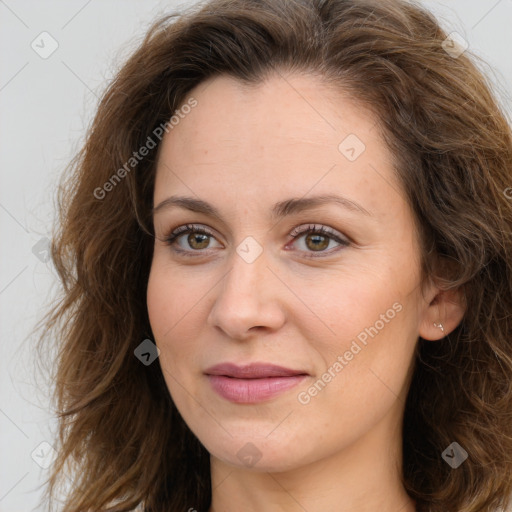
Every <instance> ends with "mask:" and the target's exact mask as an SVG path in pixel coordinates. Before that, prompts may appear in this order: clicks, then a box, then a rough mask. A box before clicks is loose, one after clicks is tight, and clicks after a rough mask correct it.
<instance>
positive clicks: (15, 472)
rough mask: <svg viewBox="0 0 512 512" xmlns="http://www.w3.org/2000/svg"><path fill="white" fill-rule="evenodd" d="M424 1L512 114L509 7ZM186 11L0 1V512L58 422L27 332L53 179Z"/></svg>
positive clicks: (41, 283) (22, 499)
mask: <svg viewBox="0 0 512 512" xmlns="http://www.w3.org/2000/svg"><path fill="white" fill-rule="evenodd" d="M424 4H425V5H426V6H427V7H429V8H431V10H433V11H434V12H435V13H436V14H437V15H438V17H440V19H441V21H442V25H443V26H444V27H445V28H446V29H447V30H448V32H451V31H453V30H455V31H457V32H459V33H460V34H461V35H463V36H464V38H465V39H466V40H467V41H468V42H469V45H470V49H471V51H473V52H475V53H477V54H478V55H480V56H481V57H483V58H484V59H486V60H487V62H488V63H489V64H490V65H491V66H492V68H493V70H494V71H492V72H491V71H490V70H486V73H487V74H488V76H489V77H490V78H491V80H492V81H493V82H494V83H495V84H496V86H497V87H498V92H499V95H500V97H501V101H502V104H503V105H504V106H505V108H506V109H507V111H508V112H512V99H511V94H510V92H511V91H512V58H511V48H512V30H511V22H512V0H499V1H497V0H452V1H449V0H444V1H430V0H429V1H425V2H424ZM188 5H190V1H188V2H187V1H185V0H184V1H182V2H176V1H171V0H169V1H145V2H142V1H134V0H103V1H100V0H89V1H87V0H72V1H70V0H67V1H64V0H62V1H36V0H34V1H22V0H17V1H16V0H5V1H2V0H0V38H1V46H0V48H1V50H0V51H1V57H0V120H1V121H0V130H1V132H0V154H1V167H0V173H1V187H0V229H1V231H0V233H1V235H2V238H1V244H0V252H1V262H2V264H1V267H0V308H1V316H0V318H1V323H0V434H1V437H0V454H1V456H0V512H25V511H31V510H39V509H38V508H37V504H38V501H39V497H40V495H41V492H42V489H41V488H39V487H38V486H40V485H41V482H43V480H44V477H45V475H46V471H47V470H45V469H44V468H42V467H40V465H44V464H45V461H46V462H48V461H49V462H51V450H49V449H48V445H46V444H43V445H41V443H45V442H46V443H49V444H51V443H52V439H53V438H52V434H51V432H52V430H54V429H55V422H54V419H53V418H52V417H51V415H50V413H49V412H48V406H47V400H46V396H47V391H46V390H44V389H43V390H38V389H37V383H36V381H35V377H34V361H33V353H34V352H33V348H32V340H31V338H30V336H29V333H30V330H31V328H32V327H33V326H34V322H35V321H36V320H37V319H38V318H40V315H41V313H42V311H43V310H42V307H43V305H44V303H45V301H47V300H48V299H49V298H50V297H51V296H52V294H53V293H54V291H55V289H56V288H55V286H56V285H55V284H54V282H55V273H54V270H53V269H52V268H51V265H50V263H45V262H44V246H45V243H46V242H45V238H46V237H49V235H50V229H51V228H50V226H51V222H52V218H53V197H54V194H55V183H56V179H57V177H58V176H59V174H60V173H61V172H62V170H63V169H64V166H65V165H66V163H67V162H68V161H69V159H70V158H71V157H72V155H73V154H74V153H75V152H76V151H77V149H78V148H79V146H80V144H81V143H82V142H83V137H84V133H85V129H86V127H87V126H88V124H89V123H90V121H91V119H92V116H93V113H94V111H95V107H96V104H97V101H98V97H99V96H100V95H101V92H102V91H103V90H104V88H105V86H106V84H107V83H108V81H109V80H110V79H111V78H112V77H113V75H114V73H115V71H116V70H117V69H118V68H119V66H120V65H121V63H122V62H123V60H124V59H125V58H126V57H127V56H128V55H129V54H130V52H131V51H132V50H133V49H134V48H135V47H136V45H137V44H138V42H140V40H141V38H142V36H143V35H144V33H145V30H146V28H147V27H148V24H149V23H150V21H151V20H152V19H153V18H154V17H155V16H156V15H159V14H163V13H165V12H168V11H169V10H174V9H175V8H176V7H180V6H188ZM44 31H46V32H48V33H49V34H51V36H52V37H53V38H54V39H55V40H56V41H57V43H58V48H57V50H56V51H55V52H54V53H53V54H52V55H51V56H49V57H48V58H46V59H43V58H41V57H40V55H39V54H38V53H36V51H34V50H33V49H32V47H31V43H32V41H34V40H35V41H36V44H39V47H40V48H41V50H40V51H43V49H42V45H43V44H42V43H41V42H40V39H41V37H39V35H40V34H41V33H42V32H44ZM45 41H46V42H45V43H44V46H45V48H46V50H48V48H50V46H49V44H50V43H49V40H45ZM489 73H491V74H489ZM511 186H512V183H511ZM34 247H35V249H34ZM34 251H35V252H36V254H34ZM36 461H38V462H39V464H38V463H37V462H36Z"/></svg>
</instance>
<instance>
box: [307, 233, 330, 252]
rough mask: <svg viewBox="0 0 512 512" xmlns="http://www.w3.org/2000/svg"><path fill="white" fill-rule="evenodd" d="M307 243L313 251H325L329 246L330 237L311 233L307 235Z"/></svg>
mask: <svg viewBox="0 0 512 512" xmlns="http://www.w3.org/2000/svg"><path fill="white" fill-rule="evenodd" d="M306 245H307V247H308V248H309V249H311V250H312V251H323V250H324V249H326V248H327V247H328V246H329V237H327V236H325V235H318V234H309V235H307V236H306Z"/></svg>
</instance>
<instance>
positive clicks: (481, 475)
mask: <svg viewBox="0 0 512 512" xmlns="http://www.w3.org/2000/svg"><path fill="white" fill-rule="evenodd" d="M446 37H447V33H446V32H445V31H443V29H442V28H440V26H439V23H438V21H437V20H436V19H435V18H434V16H433V15H432V14H431V13H429V12H428V11H427V10H425V9H424V8H422V7H420V6H419V5H415V4H413V3H411V2H407V1H405V0H386V1H383V0H379V1H370V0H297V1H291V0H288V1H286V0H213V1H210V2H207V3H205V2H203V3H201V4H196V5H194V6H192V7H190V8H188V9H186V10H185V11H183V12H182V13H173V14H170V15H165V16H163V17H160V18H159V19H158V20H156V21H155V22H154V23H153V24H152V25H151V27H150V29H149V31H148V32H147V34H146V35H145V37H144V39H143V40H142V41H141V42H140V44H139V46H138V47H137V49H136V50H135V51H134V52H133V53H132V54H131V56H130V57H129V58H128V60H127V61H126V63H124V65H123V66H122V67H121V69H120V71H119V72H118V73H117V75H116V76H115V79H114V80H113V81H112V82H111V83H110V84H109V85H108V87H107V89H106V91H105V92H104V94H103V96H102V99H101V101H100V104H99V107H98V109H97V113H96V115H95V118H94V121H93V123H92V125H91V126H90V128H89V130H88V132H87V138H86V141H85V144H84V145H83V147H82V149H81V150H80V151H79V153H78V154H77V155H76V157H75V158H74V159H73V161H72V162H71V163H70V164H69V166H68V168H67V172H66V173H65V174H64V175H63V177H62V182H61V184H60V186H59V190H58V193H57V195H56V197H57V201H58V204H57V211H58V218H57V221H56V223H55V227H54V234H53V238H52V246H51V255H52V261H53V264H54V266H55V268H56V271H57V272H58V276H59V279H60V281H61V290H62V292H61V296H60V297H59V298H58V301H57V302H55V303H53V304H52V305H51V307H50V308H49V310H48V313H47V315H46V316H45V318H44V333H43V334H42V336H41V337H40V339H39V342H38V350H39V353H40V357H41V358H42V359H43V358H44V355H45V354H46V353H50V352H53V351H54V350H55V347H56V349H57V355H56V362H55V361H52V362H51V363H49V364H50V365H53V366H51V368H49V369H47V371H48V378H49V380H50V382H51V384H52V386H53V387H54V392H53V395H52V407H54V408H55V411H56V414H57V417H58V436H57V435H56V437H57V438H58V439H57V440H56V443H58V445H56V449H57V453H58V456H57V458H56V460H55V462H54V464H53V466H52V469H51V475H50V477H49V478H48V486H47V490H46V494H45V498H46V500H47V501H48V503H50V504H52V503H53V502H54V500H55V496H56V494H57V491H59V490H61V489H64V488H65V486H66V485H67V486H68V488H67V489H66V490H65V499H64V503H65V506H64V507H65V508H64V511H66V512H85V511H87V512H89V511H92V512H97V511H100V510H101V511H104V510H105V511H107V510H108V511H116V512H120V511H128V510H133V509H135V508H137V509H138V508H139V507H143V508H141V509H143V510H146V511H148V512H164V511H166V512H168V511H178V510H187V509H189V508H190V507H191V506H193V507H194V508H195V509H197V510H199V512H203V511H206V510H207V509H208V507H209V506H210V502H211V481H210V467H209V454H208V453H207V451H206V449H205V448H204V447H203V446H202V445H201V443H200V442H199V441H198V440H197V438H196V437H195V436H194V435H193V434H192V432H191V431H190V430H189V428H188V427H187V425H186V424H185V423H184V421H183V419H182V418H181V416H180V414H179V413H178V411H177V409H176V407H175V406H174V404H173V401H172V399H171V397H170V395H169V391H168V389H167V387H166V384H165V381H164V378H163V376H162V370H161V367H160V365H159V363H155V364H151V365H149V366H145V365H143V364H141V362H140V361H139V360H138V359H137V358H136V357H135V356H134V350H135V348H136V347H137V346H138V345H139V344H140V343H141V341H142V340H144V339H146V338H149V339H152V332H151V327H150V324H149V320H148V312H147V305H146V286H147V281H148V275H149V269H150V266H151V259H152V251H153V243H154V232H153V226H152V218H151V208H152V206H153V205H152V196H153V187H154V176H155V164H156V160H157V157H158V148H156V149H153V150H151V151H150V152H149V154H148V155H147V156H146V157H145V158H143V159H140V161H138V162H137V163H136V165H134V166H133V169H129V171H127V172H125V173H123V175H122V176H121V178H122V179H119V180H117V178H116V180H115V181H112V177H113V175H114V174H115V173H116V172H117V170H118V169H120V168H123V166H124V165H125V164H126V162H128V161H130V158H132V157H133V153H134V151H137V150H138V149H139V148H140V147H142V146H144V145H145V144H146V141H147V138H148V137H149V136H151V134H154V130H155V128H156V127H158V126H162V125H163V123H166V122H168V121H169V119H170V118H171V116H172V115H173V113H175V112H176V110H177V109H178V108H179V107H180V106H182V105H183V104H184V102H185V101H186V100H187V98H188V97H189V94H190V92H191V90H192V89H193V88H194V87H195V86H196V85H198V84H199V83H201V82H202V81H204V80H206V79H207V78H210V77H214V76H218V75H221V74H228V75H231V76H233V77H235V78H237V79H238V80H241V81H243V82H245V83H248V84H250V83H252V84H258V83H261V82H262V81H263V80H265V78H266V77H268V76H270V75H271V74H272V73H279V74H281V73H283V72H289V71H291V72H294V71H295V72H300V73H308V74H310V75H312V76H320V77H322V78H323V79H324V80H326V81H327V83H329V84H332V86H333V87H335V88H339V89H340V90H342V91H344V92H347V93H349V95H350V96H351V97H352V98H353V99H354V100H355V101H358V102H361V103H362V104H364V105H365V106H366V107H369V108H370V111H371V112H373V113H374V114H375V116H376V119H377V120H378V126H379V127H380V129H381V132H382V136H383V137H384V139H385V141H386V143H387V145H388V147H389V149H390V151H391V153H392V155H393V156H394V159H395V162H394V167H395V171H396V174H397V177H398V178H399V180H400V182H401V184H402V185H403V190H404V191H405V194H406V197H407V200H408V201H409V202H410V204H411V206H412V208H413V212H414V215H415V222H416V224H417V229H418V234H419V237H420V239H421V247H422V254H421V262H422V279H423V281H422V282H426V280H427V279H429V278H436V279H437V280H438V281H439V282H441V283H442V286H443V288H444V289H460V290H463V292H464V300H465V302H466V314H465V316H464V318H463V320H462V322H461V323H460V325H459V326H458V327H457V328H456V329H455V330H454V331H453V332H451V333H450V334H449V335H447V336H446V337H445V338H444V339H443V340H442V341H440V342H429V341H427V340H423V339H421V338H419V339H418V343H417V350H416V356H415V368H414V375H413V379H412V384H411V387H410V391H409V394H408V397H407V401H406V406H405V417H404V425H403V426H404V429H403V485H404V487H405V489H406V491H407V492H408V494H409V495H410V496H411V497H412V498H413V499H414V500H415V501H416V506H417V511H418V512H427V511H429V512H446V511H453V512H455V511H457V512H477V511H494V510H497V509H499V508H500V507H506V506H507V505H508V504H509V502H510V496H511V493H512V200H511V198H510V195H511V194H510V192H512V189H510V187H511V186H512V134H511V128H510V120H509V119H508V118H507V116H506V114H505V110H504V108H503V106H500V102H499V101H498V99H497V95H496V94H495V92H493V86H492V85H491V84H490V81H489V79H488V78H486V75H485V73H484V72H483V71H482V70H481V69H480V68H479V67H478V62H481V60H480V59H479V58H478V57H477V56H476V55H473V54H470V52H469V51H466V52H465V53H463V54H462V55H460V56H459V57H458V58H457V57H454V56H451V55H450V54H449V53H447V51H445V49H444V48H443V41H444V40H445V39H446ZM477 59H478V62H477ZM199 108H200V106H199ZM125 169H126V167H125ZM118 177H119V173H118ZM109 180H110V181H109ZM107 182H110V183H111V186H108V185H105V184H106V183H107ZM100 189H101V190H103V191H104V192H105V191H107V189H108V193H106V192H105V194H103V192H101V194H100V193H98V190H100ZM100 195H103V196H104V197H100ZM443 262H445V263H446V262H447V263H448V265H446V264H444V265H443ZM454 441H456V442H458V443H459V444H460V445H461V446H462V447H463V448H465V450H466V451H467V452H468V455H469V458H468V459H467V460H466V461H465V462H464V463H463V464H462V465H461V466H460V467H459V468H457V469H452V468H451V467H450V466H449V465H448V464H447V463H446V462H445V461H444V460H443V458H442V457H441V453H442V452H443V451H444V450H445V448H446V447H447V446H448V445H449V444H450V443H452V442H454ZM68 477H69V478H70V481H69V482H68V481H67V478H68ZM70 482H71V483H70Z"/></svg>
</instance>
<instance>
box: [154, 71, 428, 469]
mask: <svg viewBox="0 0 512 512" xmlns="http://www.w3.org/2000/svg"><path fill="white" fill-rule="evenodd" d="M191 95H193V96H194V97H195V98H196V99H197V102H198V104H197V107H196V108H195V109H193V110H192V112H191V113H190V114H189V115H188V116H187V117H186V118H185V119H183V120H182V121H181V122H180V123H179V124H178V125H177V126H175V127H174V128H173V130H172V131H170V132H169V133H168V134H167V135H166V136H165V137H164V139H163V141H162V147H161V152H160V155H159V162H158V166H157V173H156V179H155V189H154V204H155V206H156V205H159V204H160V203H162V202H163V201H165V200H166V199H167V198H170V197H171V196H174V197H176V196H182V197H183V196H185V197H188V198H193V199H196V200H197V199H200V200H202V201H204V202H206V203H208V204H209V205H211V206H213V207H214V209H215V215H212V214H211V213H208V212H205V211H202V212H198V211H192V210H191V209H190V208H191V207H192V206H191V205H192V203H190V202H189V203H187V205H188V206H187V207H185V206H183V204H184V203H183V202H182V203H181V206H179V205H177V204H175V205H168V206H165V207H162V208H161V209H159V210H157V211H156V212H155V216H154V222H155V233H156V239H155V247H154V255H153V261H152V266H151V272H150V278H149V282H148V289H147V302H148V312H149V317H150V322H151V327H152V330H153V333H154V336H155V342H156V343H157V345H158V347H159V348H160V351H161V355H160V364H161V367H162V371H163V374H164V377H165V380H166V383H167V386H168V388H169V392H170V394H171V396H172V398H173V400H174V402H175V403H176V405H177V407H178V409H179V411H180V413H181V414H182V416H183V418H184V420H185V421H186V423H187V424H188V425H189V427H190V428H191V430H192V431H193V432H194V433H195V434H196V435H197V437H198V438H199V440H200V441H201V442H202V443H203V444H204V445H205V447H206V448H207V449H208V451H209V452H210V453H211V454H212V456H213V457H214V459H215V460H218V461H223V462H225V463H227V464H231V465H235V466H240V465H241V464H243V463H242V462H241V459H240V456H239V453H238V452H239V450H240V449H241V447H243V446H245V445H246V444H247V443H252V444H253V445H254V446H256V447H257V450H258V451H259V452H260V453H261V454H262V457H261V461H260V467H261V468H262V470H269V471H270V470H274V471H284V470H287V469H290V468H296V467H300V466H301V465H305V464H311V463H314V462H315V461H319V460H332V459H333V457H337V456H340V455H339V454H342V453H346V451H347V450H348V449H349V448H350V449H355V448H354V447H356V446H358V443H361V442H362V440H363V439H364V440H365V443H366V444H365V446H366V448H365V449H366V450H374V452H375V454H376V455H375V456H380V455H382V456H384V454H385V453H387V452H386V450H389V443H390V441H389V440H390V439H392V440H394V441H393V442H395V443H398V441H399V438H398V437H397V432H398V430H397V428H398V426H399V425H400V421H401V420H400V418H401V414H402V411H403V400H402V399H403V397H404V396H405V395H404V394H405V392H406V389H407V386H408V383H409V378H410V368H411V363H412V360H413V354H414V348H415V344H416V341H417V335H418V322H419V313H418V312H419V311H421V307H422V304H423V303H422V301H421V296H420V290H419V278H420V272H419V270H420V269H419V247H418V243H417V240H416V238H415V235H414V230H413V216H412V212H411V210H410V208H409V206H408V204H407V201H406V199H405V196H404V194H403V193H402V192H400V190H401V189H400V186H399V184H398V182H397V180H396V176H395V172H394V169H393V166H392V158H391V155H390V154H389V150H388V149H387V147H386V146H385V144H384V142H383V140H381V138H379V134H378V130H376V129H375V128H374V127H375V120H374V118H373V117H372V116H371V115H370V114H369V113H368V112H367V111H366V110H364V109H361V108H360V106H358V105H357V104H356V103H355V102H353V100H351V99H350V98H347V97H346V96H343V95H342V94H341V93H338V92H337V91H335V90H333V89H330V88H328V87H327V86H326V85H324V84H323V83H322V82H320V81H319V79H318V78H316V77H311V76H305V75H290V76H288V77H287V79H286V80H283V78H281V77H279V76H275V77H272V78H268V79H267V80H266V81H265V82H264V83H262V84H260V85H259V86H257V87H250V88H247V87H245V86H243V84H241V83H239V82H237V81H236V80H234V79H232V78H228V77H217V78H215V79H213V80H212V81H210V82H209V83H208V87H205V84H201V85H200V86H198V87H197V88H196V89H195V90H194V91H191ZM219 106H222V108H221V109H219ZM333 112H337V113H336V114H334V113H333ZM220 113H221V115H220ZM340 113H342V115H341V114H340ZM350 134H354V135H355V136H356V137H357V140H359V141H361V143H363V144H364V148H365V149H364V151H362V152H361V153H360V155H358V157H357V158H352V152H351V151H349V156H350V158H347V154H345V153H343V151H342V150H340V143H341V142H342V141H343V140H345V139H346V137H347V136H348V135H350ZM354 141H356V139H354ZM184 142H186V143H184ZM354 147H355V146H354ZM361 147H362V146H361ZM349 149H350V148H349ZM169 169H172V170H173V171H172V173H171V172H169ZM333 195H335V196H338V197H341V198H342V199H341V200H340V201H330V202H324V203H322V204H317V205H316V206H314V207H312V206H309V207H306V206H305V205H302V206H301V207H300V208H298V209H297V210H296V211H292V212H291V213H289V214H287V215H283V216H280V217H279V218H276V217H274V216H273V211H274V207H275V205H276V204H278V203H284V202H285V201H287V200H289V199H305V198H313V197H317V196H322V197H325V196H333ZM359 207H360V208H359ZM194 208H195V206H194ZM284 209H286V208H284ZM361 209H364V210H366V211H367V213H363V212H362V211H361ZM187 224H194V225H195V226H196V228H200V227H205V228H207V229H208V230H209V231H211V232H212V233H213V236H212V237H211V238H210V242H211V243H210V244H209V246H208V248H207V249H205V250H203V252H201V251H198V250H197V249H195V250H194V248H193V247H192V246H190V244H189V241H188V240H189V237H188V235H187V234H185V235H183V236H181V237H179V238H178V239H177V240H175V241H174V244H168V243H164V242H163V239H164V238H165V237H166V236H168V235H169V233H170V232H171V231H172V230H175V229H176V228H178V227H179V226H184V225H187ZM310 225H313V226H314V227H315V228H322V227H323V228H325V229H326V230H327V231H328V232H327V238H316V239H315V238H314V234H313V235H310V238H309V239H308V238H307V234H303V235H299V236H298V237H297V238H296V239H295V240H293V239H292V238H291V237H290V233H291V232H293V230H294V229H295V228H302V227H308V226H310ZM311 236H313V238H311ZM316 236H317V237H318V236H325V233H316ZM248 237H250V238H248ZM336 237H339V238H341V239H343V240H347V239H348V240H349V241H351V242H350V243H349V244H348V245H346V246H343V245H342V244H340V243H337V242H336ZM248 240H251V242H250V243H249V242H248ZM313 240H316V243H317V245H320V246H321V247H324V246H325V247H327V249H326V251H325V253H323V254H319V253H320V252H321V251H316V252H315V250H314V249H313V250H312V247H313V248H314V243H313ZM320 241H323V242H326V241H329V244H328V245H325V244H323V245H322V244H320V243H319V242H320ZM306 242H308V243H306ZM243 243H244V244H245V245H242V244H243ZM251 244H252V245H251ZM240 247H242V248H243V249H244V250H240ZM246 248H247V249H246ZM285 248H287V249H286V250H285ZM175 249H182V250H183V251H184V252H185V253H189V254H190V253H194V254H190V255H189V256H187V255H185V254H184V253H183V252H182V253H180V252H177V251H176V250H175ZM251 251H252V252H251ZM329 251H330V252H329ZM256 252H257V254H256ZM344 356H345V357H344ZM340 358H342V360H343V362H340ZM221 363H230V364H233V365H237V366H238V367H239V368H240V367H245V366H247V365H250V364H253V363H265V364H271V365H278V366H280V367H285V368H287V369H288V370H294V371H295V372H296V374H295V380H292V376H290V375H288V376H282V375H281V380H282V382H281V383H277V381H276V380H275V379H276V378H277V376H274V380H273V381H272V382H271V383H270V384H269V383H267V384H265V383H263V384H261V386H260V387H258V384H257V383H256V382H253V383H250V384H247V383H244V382H241V383H240V386H238V387H236V386H235V385H234V384H233V382H227V383H226V382H225V381H223V380H222V376H218V375H214V376H212V375H211V374H209V373H208V370H209V369H211V368H212V367H215V366H216V365H219V364H221ZM240 371H241V370H240ZM262 371H263V370H262ZM266 371H270V370H268V369H267V370H266ZM297 372H298V373H301V374H302V377H301V378H300V379H299V378H296V377H297V374H298V373H297ZM224 378H226V376H224ZM261 378H263V377H261ZM266 378H271V377H269V376H268V375H267V376H266ZM233 380H235V381H237V382H236V383H235V384H236V385H238V381H241V380H243V377H240V375H238V376H234V377H232V381H233ZM255 380H256V379H255ZM269 382H270V381H269ZM230 386H231V387H230ZM265 386H266V387H265ZM280 386H282V388H281V387H280ZM287 386H288V387H287ZM237 393H238V395H237ZM379 454H380V455H379Z"/></svg>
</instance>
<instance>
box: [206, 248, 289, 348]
mask: <svg viewBox="0 0 512 512" xmlns="http://www.w3.org/2000/svg"><path fill="white" fill-rule="evenodd" d="M230 263H231V269H230V270H229V271H228V272H227V273H226V274H225V276H224V278H223V279H222V280H221V282H220V283H219V284H218V286H217V287H215V288H214V290H215V291H216V292H217V295H216V296H215V301H214V304H213V306H212V309H211V310H210V314H209V316H208V324H209V325H211V326H213V327H214V328H216V329H220V330H222V331H223V332H224V333H225V334H226V335H227V336H229V337H230V338H231V339H237V340H245V339H247V338H248V337H250V336H252V335H254V334H255V332H258V331H261V330H268V331H269V332H271V331H275V330H278V329H279V328H280V327H281V326H282V325H283V324H284V322H285V320H286V318H285V312H284V309H283V303H282V301H281V298H282V294H283V293H286V287H285V286H283V283H281V282H280V281H279V279H277V277H276V276H275V275H274V272H275V270H271V269H270V268H268V261H267V258H266V257H265V251H263V253H262V254H261V255H260V256H259V257H258V258H257V259H256V260H255V261H253V262H251V263H248V262H247V261H245V260H244V259H243V258H242V257H240V255H239V254H238V253H236V252H233V255H232V258H231V262H230ZM212 291H213V290H212Z"/></svg>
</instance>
